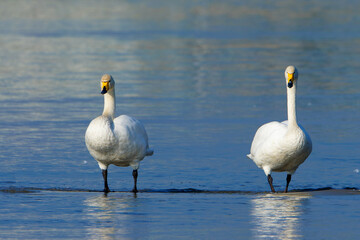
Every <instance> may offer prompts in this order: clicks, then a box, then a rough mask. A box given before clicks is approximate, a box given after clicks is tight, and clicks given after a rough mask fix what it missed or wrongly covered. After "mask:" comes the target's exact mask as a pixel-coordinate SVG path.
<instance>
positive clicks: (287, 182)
mask: <svg viewBox="0 0 360 240" xmlns="http://www.w3.org/2000/svg"><path fill="white" fill-rule="evenodd" d="M290 181H291V174H288V175H287V176H286V188H285V192H286V193H287V191H288V187H289V183H290Z"/></svg>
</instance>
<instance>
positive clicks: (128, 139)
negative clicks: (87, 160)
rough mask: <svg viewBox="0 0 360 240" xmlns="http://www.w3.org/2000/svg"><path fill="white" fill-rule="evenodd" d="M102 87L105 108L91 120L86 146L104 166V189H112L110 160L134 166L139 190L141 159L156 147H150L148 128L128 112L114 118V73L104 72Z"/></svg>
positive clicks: (86, 135) (115, 163)
mask: <svg viewBox="0 0 360 240" xmlns="http://www.w3.org/2000/svg"><path fill="white" fill-rule="evenodd" d="M101 89H102V91H101V94H103V95H104V111H103V114H102V115H101V116H99V117H97V118H95V119H93V120H92V121H91V123H90V124H89V126H88V128H87V130H86V133H85V142H86V147H87V148H88V150H89V152H90V154H91V156H93V158H94V159H95V160H96V161H97V162H98V164H99V167H100V169H101V170H102V174H103V178H104V192H109V191H110V189H109V187H108V183H107V169H108V166H109V165H110V164H114V165H116V166H121V167H127V166H131V167H132V168H133V177H134V188H133V192H137V186H136V185H137V176H138V168H139V163H140V161H141V160H143V159H144V157H145V156H151V155H152V154H153V153H154V151H153V150H152V149H149V145H148V136H147V134H146V131H145V128H144V126H143V125H142V124H141V123H140V122H139V121H138V120H136V119H135V118H132V117H129V116H126V115H121V116H119V117H117V118H115V119H114V114H115V81H114V79H113V78H112V76H111V75H109V74H105V75H103V76H102V78H101Z"/></svg>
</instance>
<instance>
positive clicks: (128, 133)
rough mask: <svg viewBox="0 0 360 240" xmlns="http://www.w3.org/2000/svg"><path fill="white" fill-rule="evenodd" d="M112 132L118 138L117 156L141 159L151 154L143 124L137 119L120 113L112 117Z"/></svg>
mask: <svg viewBox="0 0 360 240" xmlns="http://www.w3.org/2000/svg"><path fill="white" fill-rule="evenodd" d="M114 133H115V135H116V138H117V139H118V144H119V146H118V151H119V156H120V155H121V156H128V157H129V158H130V156H132V157H131V158H134V159H138V160H142V159H143V158H144V157H145V156H146V155H149V154H151V151H149V150H150V149H149V145H148V136H147V134H146V130H145V128H144V125H142V123H141V122H140V121H138V120H137V119H135V118H133V117H129V116H127V115H121V116H119V117H117V118H115V119H114Z"/></svg>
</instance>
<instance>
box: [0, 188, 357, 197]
mask: <svg viewBox="0 0 360 240" xmlns="http://www.w3.org/2000/svg"><path fill="white" fill-rule="evenodd" d="M44 191H48V192H49V191H50V192H103V191H102V190H94V189H82V188H36V187H7V188H0V192H2V193H34V192H44ZM111 193H132V191H126V190H124V191H121V190H120V191H110V192H109V193H107V194H106V195H108V194H111ZM141 193H170V194H176V193H183V194H186V193H190V194H241V195H258V194H273V195H280V194H281V195H296V194H304V193H306V194H311V195H315V194H339V195H347V194H355V195H357V194H359V195H360V190H359V189H358V188H355V187H346V188H341V189H334V188H331V187H324V188H305V189H294V190H291V191H289V192H288V193H283V192H276V193H270V192H255V191H241V190H206V189H196V188H183V189H178V188H170V189H143V190H139V192H138V194H141ZM135 196H136V195H135Z"/></svg>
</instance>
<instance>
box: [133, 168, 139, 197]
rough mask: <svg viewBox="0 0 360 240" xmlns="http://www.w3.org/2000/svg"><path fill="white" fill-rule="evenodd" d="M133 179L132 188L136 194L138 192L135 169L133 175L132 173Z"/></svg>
mask: <svg viewBox="0 0 360 240" xmlns="http://www.w3.org/2000/svg"><path fill="white" fill-rule="evenodd" d="M132 175H133V177H134V188H133V190H132V191H133V192H134V193H136V192H137V191H138V190H137V187H136V185H137V177H138V170H137V169H134V170H133V173H132Z"/></svg>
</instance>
